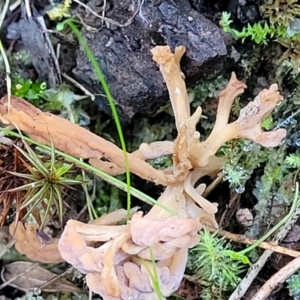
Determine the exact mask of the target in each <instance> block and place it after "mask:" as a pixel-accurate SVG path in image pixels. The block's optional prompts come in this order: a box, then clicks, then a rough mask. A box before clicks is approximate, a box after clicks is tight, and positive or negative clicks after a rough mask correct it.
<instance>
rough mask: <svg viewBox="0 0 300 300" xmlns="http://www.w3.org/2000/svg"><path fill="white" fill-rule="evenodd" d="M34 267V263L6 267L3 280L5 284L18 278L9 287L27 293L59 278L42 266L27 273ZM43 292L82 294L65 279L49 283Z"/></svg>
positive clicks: (14, 264) (21, 263) (19, 263)
mask: <svg viewBox="0 0 300 300" xmlns="http://www.w3.org/2000/svg"><path fill="white" fill-rule="evenodd" d="M32 266H33V263H31V262H26V261H17V262H13V263H11V264H8V265H5V266H4V267H3V269H2V271H1V279H2V280H3V282H6V281H9V280H11V279H12V278H14V277H16V276H18V277H17V278H16V279H15V280H14V281H12V282H11V283H10V284H9V285H10V286H13V287H15V288H17V289H19V290H21V291H24V292H27V291H30V290H33V289H35V288H39V287H40V286H42V285H44V284H45V283H46V282H48V281H50V280H52V279H53V278H54V277H56V276H57V274H55V273H52V272H50V271H48V270H46V269H44V268H42V267H40V266H36V267H35V268H33V269H31V270H29V271H27V270H28V269H29V268H30V267H32ZM42 290H43V291H45V292H49V293H54V292H61V291H64V292H72V293H80V292H81V290H80V289H79V288H78V287H76V286H75V285H74V284H72V283H70V282H69V281H68V280H66V279H64V278H59V279H58V280H57V281H54V282H52V283H49V284H48V285H47V286H45V288H42Z"/></svg>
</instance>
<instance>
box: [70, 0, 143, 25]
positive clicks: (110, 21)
mask: <svg viewBox="0 0 300 300" xmlns="http://www.w3.org/2000/svg"><path fill="white" fill-rule="evenodd" d="M73 2H76V3H77V4H79V5H81V6H83V7H84V8H85V9H87V10H88V11H89V12H90V13H91V14H92V15H94V16H95V17H97V18H99V19H101V20H103V21H105V22H108V23H111V24H113V25H116V26H118V27H126V26H128V25H129V24H131V23H132V21H133V19H134V18H135V16H136V15H137V14H138V12H139V11H140V6H141V0H138V4H137V9H136V10H135V11H134V13H133V15H132V17H131V18H129V19H128V20H127V22H126V23H124V24H121V23H119V22H117V21H115V20H113V19H110V18H107V17H103V16H101V15H99V14H97V13H96V12H94V11H93V9H91V8H90V7H89V6H87V5H85V4H84V3H82V2H81V1H79V0H73Z"/></svg>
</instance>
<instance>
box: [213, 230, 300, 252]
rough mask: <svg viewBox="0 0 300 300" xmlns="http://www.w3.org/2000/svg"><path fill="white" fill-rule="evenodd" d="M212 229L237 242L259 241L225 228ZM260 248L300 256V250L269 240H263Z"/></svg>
mask: <svg viewBox="0 0 300 300" xmlns="http://www.w3.org/2000/svg"><path fill="white" fill-rule="evenodd" d="M209 230H210V231H212V232H217V234H218V235H220V236H223V237H225V238H226V239H228V240H231V241H234V242H237V243H242V244H246V245H253V244H254V243H256V242H257V240H254V239H251V238H249V237H247V236H246V235H244V234H234V233H231V232H228V231H225V230H215V229H211V228H209ZM258 247H260V248H262V249H266V250H272V251H274V252H277V253H281V254H284V255H288V256H291V257H299V256H300V252H299V251H295V250H292V249H289V248H286V247H282V246H278V245H275V244H272V243H269V242H262V243H261V244H259V246H258Z"/></svg>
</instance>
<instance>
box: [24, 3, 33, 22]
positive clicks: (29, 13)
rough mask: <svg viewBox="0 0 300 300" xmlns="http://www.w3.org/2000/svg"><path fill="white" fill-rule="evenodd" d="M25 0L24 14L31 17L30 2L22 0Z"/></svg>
mask: <svg viewBox="0 0 300 300" xmlns="http://www.w3.org/2000/svg"><path fill="white" fill-rule="evenodd" d="M24 1H25V8H26V14H27V17H28V18H32V13H31V9H30V3H29V0H24Z"/></svg>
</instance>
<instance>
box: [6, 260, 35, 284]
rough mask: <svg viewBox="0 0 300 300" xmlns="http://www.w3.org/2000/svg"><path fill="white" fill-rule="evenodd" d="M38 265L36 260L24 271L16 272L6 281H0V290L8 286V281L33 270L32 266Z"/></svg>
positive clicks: (10, 281)
mask: <svg viewBox="0 0 300 300" xmlns="http://www.w3.org/2000/svg"><path fill="white" fill-rule="evenodd" d="M38 265H39V263H37V262H36V263H34V264H32V265H31V266H30V267H29V268H27V269H26V270H25V271H24V272H21V273H19V274H17V275H16V276H14V277H12V278H11V279H9V280H8V281H5V282H4V283H2V284H1V285H0V290H2V289H3V288H4V287H6V286H8V285H9V284H10V283H12V282H13V281H15V280H16V279H17V278H18V277H20V276H21V275H24V274H26V273H28V272H30V271H31V270H33V269H34V268H36V267H37V266H38ZM3 271H4V269H3V270H2V272H3ZM1 275H2V274H1Z"/></svg>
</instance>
